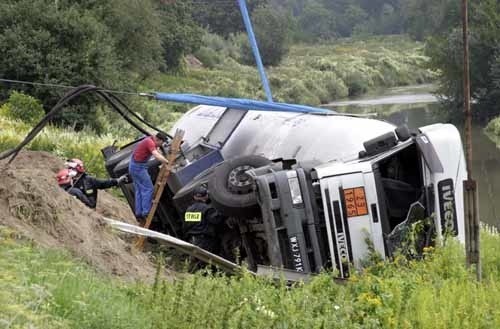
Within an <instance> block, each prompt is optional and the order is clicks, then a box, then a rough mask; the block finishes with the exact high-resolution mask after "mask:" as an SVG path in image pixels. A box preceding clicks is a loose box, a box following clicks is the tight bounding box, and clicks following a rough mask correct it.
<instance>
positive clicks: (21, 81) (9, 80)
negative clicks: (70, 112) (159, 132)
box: [0, 78, 140, 96]
mask: <svg viewBox="0 0 500 329" xmlns="http://www.w3.org/2000/svg"><path fill="white" fill-rule="evenodd" d="M0 82H5V83H17V84H23V85H31V86H43V87H51V88H62V89H75V88H77V87H75V86H68V85H63V84H57V83H43V82H32V81H23V80H13V79H3V78H0ZM102 90H103V91H105V92H108V93H112V94H125V95H135V96H140V93H138V92H133V91H122V90H112V89H102Z"/></svg>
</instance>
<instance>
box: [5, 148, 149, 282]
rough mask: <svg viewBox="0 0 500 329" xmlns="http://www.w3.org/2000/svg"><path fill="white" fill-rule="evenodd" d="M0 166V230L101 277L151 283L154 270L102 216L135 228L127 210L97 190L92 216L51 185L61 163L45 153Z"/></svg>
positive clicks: (29, 154) (26, 155)
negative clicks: (61, 253)
mask: <svg viewBox="0 0 500 329" xmlns="http://www.w3.org/2000/svg"><path fill="white" fill-rule="evenodd" d="M6 163H7V161H6V160H3V161H0V225H5V226H8V227H11V228H13V229H15V230H16V231H17V232H20V233H22V235H24V236H26V237H27V238H30V239H32V240H33V241H35V242H36V243H39V244H40V245H42V246H46V247H51V248H62V249H66V250H69V251H70V252H71V253H72V254H73V255H75V256H76V257H79V258H81V259H83V260H84V261H86V262H87V263H89V264H90V265H92V266H93V267H95V268H97V269H98V270H100V271H102V272H106V273H111V274H114V275H118V276H121V277H123V278H125V279H128V280H135V279H138V280H146V281H150V280H151V279H153V277H154V273H155V268H154V265H153V264H152V263H151V262H150V260H149V259H148V257H147V256H146V255H145V254H143V253H140V252H138V251H134V250H133V249H132V248H131V242H132V239H131V237H129V236H121V235H119V234H118V233H117V232H114V231H112V230H111V229H110V228H109V227H108V226H107V225H106V224H105V222H104V221H103V219H102V216H103V215H104V216H107V217H111V218H114V219H118V220H122V221H125V222H129V223H135V220H134V217H133V214H132V212H131V210H130V208H129V206H128V205H127V204H126V203H125V202H123V201H121V200H119V199H117V198H115V197H113V196H112V195H110V194H109V193H107V192H106V191H99V200H98V204H97V211H94V210H91V209H89V208H87V207H86V206H85V205H83V204H82V203H81V202H80V201H78V200H76V199H75V198H73V197H72V196H70V195H69V194H68V193H66V192H65V191H64V190H62V189H61V188H60V187H59V186H58V185H57V183H56V180H55V174H56V173H57V171H58V170H59V169H61V168H62V167H63V161H62V160H60V159H58V158H57V157H55V156H54V155H51V154H50V153H46V152H29V151H25V152H21V153H20V154H19V156H18V157H17V158H16V159H15V160H14V161H13V162H12V163H11V164H10V165H9V166H7V165H6Z"/></svg>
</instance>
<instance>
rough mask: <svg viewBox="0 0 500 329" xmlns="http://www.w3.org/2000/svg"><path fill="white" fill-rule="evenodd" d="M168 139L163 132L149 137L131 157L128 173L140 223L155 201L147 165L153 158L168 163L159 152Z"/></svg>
mask: <svg viewBox="0 0 500 329" xmlns="http://www.w3.org/2000/svg"><path fill="white" fill-rule="evenodd" d="M167 139H168V137H167V135H165V134H164V133H162V132H159V133H157V134H156V135H155V136H148V137H146V138H144V139H143V140H142V141H140V142H139V144H137V146H136V147H135V149H134V151H133V152H132V156H131V157H130V163H129V167H128V171H129V174H130V177H132V181H133V184H134V192H135V208H134V212H135V217H136V218H137V221H139V222H140V223H142V222H143V221H144V219H145V218H146V217H147V216H148V214H149V211H150V210H151V203H152V201H153V191H154V186H153V182H152V181H151V176H149V173H148V164H147V163H148V160H149V158H150V157H151V156H154V157H155V158H156V159H157V160H158V161H160V162H161V163H162V164H167V163H168V161H167V159H165V157H164V156H163V155H161V153H160V152H159V151H158V147H159V146H161V145H162V144H163V143H164V142H166V141H167Z"/></svg>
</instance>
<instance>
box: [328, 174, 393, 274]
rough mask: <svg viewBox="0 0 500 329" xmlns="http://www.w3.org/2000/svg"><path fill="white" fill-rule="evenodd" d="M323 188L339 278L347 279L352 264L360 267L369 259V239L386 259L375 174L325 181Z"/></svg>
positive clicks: (330, 252)
mask: <svg viewBox="0 0 500 329" xmlns="http://www.w3.org/2000/svg"><path fill="white" fill-rule="evenodd" d="M320 186H321V194H322V201H323V209H324V213H325V222H326V227H327V236H328V242H329V243H328V245H329V256H330V257H331V262H332V265H333V267H334V268H336V269H337V270H338V272H339V276H340V277H342V278H346V277H349V275H350V271H351V269H350V268H349V267H350V264H354V265H355V266H356V267H358V266H359V265H360V260H361V259H362V258H364V257H365V256H366V255H367V252H368V247H367V244H366V242H365V240H366V239H367V238H368V239H370V240H371V241H372V242H373V244H374V246H375V249H376V250H377V251H378V252H379V253H380V254H381V255H384V244H383V239H382V229H381V225H380V223H379V221H378V218H379V214H378V207H377V194H376V189H375V180H374V178H373V174H372V173H371V172H369V173H361V172H358V173H351V174H345V175H339V176H333V177H325V178H323V179H321V180H320Z"/></svg>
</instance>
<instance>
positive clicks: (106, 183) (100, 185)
mask: <svg viewBox="0 0 500 329" xmlns="http://www.w3.org/2000/svg"><path fill="white" fill-rule="evenodd" d="M66 167H67V168H68V171H69V173H70V176H72V179H71V181H70V182H69V183H68V184H64V185H63V184H59V185H60V186H61V187H62V188H64V190H66V191H67V192H68V193H69V194H71V195H73V196H75V197H76V198H77V199H78V200H80V201H81V202H83V203H84V204H85V205H86V206H87V207H89V208H92V209H95V207H96V206H97V191H98V190H104V189H108V188H110V187H113V186H117V185H118V184H121V183H124V182H126V181H127V176H126V175H124V176H121V177H119V178H112V179H98V178H95V177H92V176H90V175H88V174H87V173H86V172H85V167H84V166H83V162H82V161H81V160H79V159H71V160H69V161H67V162H66Z"/></svg>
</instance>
